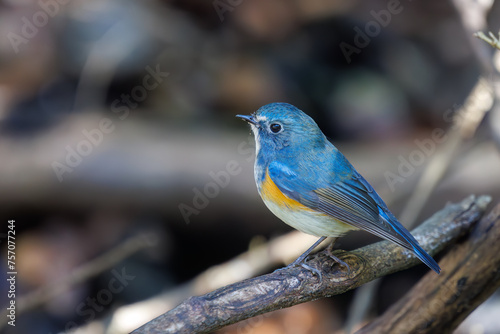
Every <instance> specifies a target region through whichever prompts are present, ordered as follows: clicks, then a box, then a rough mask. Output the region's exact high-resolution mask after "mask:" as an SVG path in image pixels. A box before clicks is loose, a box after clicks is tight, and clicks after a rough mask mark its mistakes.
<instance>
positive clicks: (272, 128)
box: [269, 123, 281, 133]
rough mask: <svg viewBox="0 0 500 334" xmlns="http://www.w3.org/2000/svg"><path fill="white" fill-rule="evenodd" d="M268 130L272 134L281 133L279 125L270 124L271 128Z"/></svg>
mask: <svg viewBox="0 0 500 334" xmlns="http://www.w3.org/2000/svg"><path fill="white" fill-rule="evenodd" d="M269 128H270V129H271V131H272V132H273V133H278V132H280V131H281V124H278V123H273V124H271V126H270V127H269Z"/></svg>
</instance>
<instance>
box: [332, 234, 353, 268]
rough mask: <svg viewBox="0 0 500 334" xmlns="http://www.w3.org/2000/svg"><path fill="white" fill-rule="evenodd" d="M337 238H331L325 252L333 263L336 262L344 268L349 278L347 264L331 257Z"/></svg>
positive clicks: (333, 256)
mask: <svg viewBox="0 0 500 334" xmlns="http://www.w3.org/2000/svg"><path fill="white" fill-rule="evenodd" d="M337 239H338V238H333V240H332V242H331V243H330V244H329V245H328V246H327V247H326V252H327V254H328V256H329V257H330V258H331V259H332V260H333V261H335V262H337V263H338V264H339V265H341V266H342V267H344V268H347V275H348V276H349V275H350V274H351V268H350V267H349V265H348V264H347V263H345V262H344V261H342V260H341V259H339V258H338V257H336V256H335V255H333V253H332V252H333V245H335V241H337Z"/></svg>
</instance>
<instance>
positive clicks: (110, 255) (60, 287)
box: [0, 234, 157, 328]
mask: <svg viewBox="0 0 500 334" xmlns="http://www.w3.org/2000/svg"><path fill="white" fill-rule="evenodd" d="M156 243H157V237H156V236H155V235H153V234H141V235H138V236H135V237H132V238H130V239H128V240H126V241H124V242H123V243H122V244H120V245H118V246H117V247H115V248H113V249H111V250H110V251H109V252H107V253H105V254H103V255H101V256H99V257H97V258H95V259H94V260H92V261H90V262H88V263H86V264H84V265H82V266H81V267H79V268H77V269H75V270H74V271H73V273H71V275H68V276H67V277H64V278H62V279H61V280H59V281H57V282H54V284H51V285H48V286H44V287H41V288H40V289H38V290H35V291H33V292H31V293H28V294H27V295H24V296H20V297H19V298H18V300H17V301H16V305H17V310H16V314H17V315H20V314H22V313H24V312H26V311H28V310H30V309H33V308H36V307H39V306H40V305H43V304H44V303H46V302H48V301H50V300H52V299H53V298H55V297H57V296H59V295H61V294H63V293H65V292H66V291H67V290H69V289H70V288H72V287H74V286H75V285H78V284H81V283H83V282H85V281H87V280H89V279H90V278H92V277H94V276H97V275H98V274H100V273H101V272H103V271H105V270H107V269H109V268H111V267H113V266H114V265H115V264H117V263H119V262H120V261H122V260H123V259H125V258H127V257H129V256H130V255H132V254H134V253H136V252H138V251H140V250H142V249H145V248H148V247H152V246H155V245H156ZM3 313H4V314H3V317H2V320H0V328H1V327H2V326H4V325H5V324H6V323H7V321H8V318H7V317H6V314H7V312H3Z"/></svg>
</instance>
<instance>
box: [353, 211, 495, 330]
mask: <svg viewBox="0 0 500 334" xmlns="http://www.w3.org/2000/svg"><path fill="white" fill-rule="evenodd" d="M499 239H500V204H498V205H497V206H496V207H495V208H494V209H493V210H492V211H491V212H490V214H488V215H487V216H486V217H484V218H483V219H481V221H480V222H479V223H478V224H477V225H476V226H475V227H474V229H473V231H472V233H471V234H470V235H469V237H468V239H467V240H466V241H464V242H463V243H461V244H460V245H458V246H457V247H455V248H453V249H452V250H451V251H450V252H449V253H448V254H447V255H446V256H445V257H444V258H443V259H442V260H441V261H440V265H441V268H443V274H442V275H440V276H439V277H436V275H429V274H427V275H426V276H425V277H424V278H423V279H422V280H421V281H420V282H419V283H418V284H417V285H416V286H415V287H414V288H413V289H412V290H411V291H410V292H409V293H408V294H407V295H406V296H405V297H403V298H402V299H401V300H400V301H398V302H397V303H396V304H394V305H393V306H392V307H391V308H390V309H389V310H387V311H386V312H385V313H384V314H383V315H382V316H381V317H379V318H378V319H376V320H375V321H374V322H372V323H371V324H369V325H368V326H365V327H364V328H362V329H361V330H359V331H358V332H357V333H356V334H365V333H452V332H453V331H454V329H455V328H456V327H457V326H458V325H459V324H460V323H461V322H462V321H463V320H464V319H465V317H467V316H468V315H469V314H470V313H471V312H472V311H473V310H474V309H475V308H476V307H477V306H478V305H480V304H481V303H482V302H483V301H484V300H486V299H487V298H488V297H489V296H490V295H491V294H492V293H493V292H495V291H496V289H497V288H498V287H500V270H499V268H500V243H499V242H498V240H499Z"/></svg>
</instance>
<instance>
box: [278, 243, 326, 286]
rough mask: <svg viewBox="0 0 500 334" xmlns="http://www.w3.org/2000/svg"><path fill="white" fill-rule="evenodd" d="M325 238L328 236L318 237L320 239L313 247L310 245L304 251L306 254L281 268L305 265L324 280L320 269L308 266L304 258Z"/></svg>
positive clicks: (304, 266)
mask: <svg viewBox="0 0 500 334" xmlns="http://www.w3.org/2000/svg"><path fill="white" fill-rule="evenodd" d="M325 239H326V237H321V238H319V239H318V241H316V242H315V243H314V244H313V245H312V246H311V247H309V249H308V250H306V251H305V252H304V254H302V255H301V256H299V257H298V258H297V260H295V261H293V262H292V263H290V264H289V265H288V266H286V267H285V268H281V269H286V268H291V267H295V266H301V267H303V268H305V269H307V270H310V271H312V272H313V273H315V274H316V275H318V277H319V280H320V281H321V280H322V276H321V272H320V271H319V270H318V269H316V268H313V267H311V266H308V265H307V264H305V263H304V260H305V259H306V257H307V256H308V255H309V253H311V252H312V251H313V250H314V248H316V247H317V246H318V245H319V244H320V243H322V242H323V240H325ZM281 269H278V270H276V271H279V270H281Z"/></svg>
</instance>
